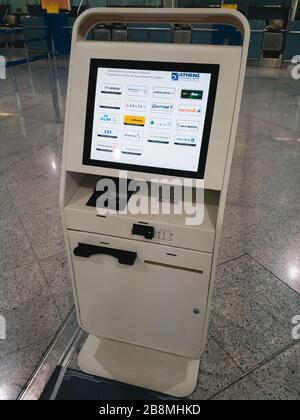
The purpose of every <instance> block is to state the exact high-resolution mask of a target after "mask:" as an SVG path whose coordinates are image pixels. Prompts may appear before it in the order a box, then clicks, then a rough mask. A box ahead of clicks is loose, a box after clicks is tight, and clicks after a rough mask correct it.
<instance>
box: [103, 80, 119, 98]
mask: <svg viewBox="0 0 300 420" xmlns="http://www.w3.org/2000/svg"><path fill="white" fill-rule="evenodd" d="M101 93H109V94H113V95H121V94H122V85H110V84H108V83H103V84H102V85H101Z"/></svg>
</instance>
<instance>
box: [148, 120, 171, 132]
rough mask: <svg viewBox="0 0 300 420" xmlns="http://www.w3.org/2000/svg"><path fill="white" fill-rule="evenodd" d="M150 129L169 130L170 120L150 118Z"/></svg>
mask: <svg viewBox="0 0 300 420" xmlns="http://www.w3.org/2000/svg"><path fill="white" fill-rule="evenodd" d="M149 126H150V127H151V128H160V129H163V130H170V129H171V127H172V120H167V119H163V118H152V119H151V120H150V122H149Z"/></svg>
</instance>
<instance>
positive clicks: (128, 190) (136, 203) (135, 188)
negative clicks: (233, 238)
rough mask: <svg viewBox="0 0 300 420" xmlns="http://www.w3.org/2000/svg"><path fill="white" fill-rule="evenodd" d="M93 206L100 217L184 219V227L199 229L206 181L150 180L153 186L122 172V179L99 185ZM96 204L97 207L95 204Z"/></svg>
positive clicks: (106, 181)
mask: <svg viewBox="0 0 300 420" xmlns="http://www.w3.org/2000/svg"><path fill="white" fill-rule="evenodd" d="M94 194H95V198H94V199H92V201H91V203H90V204H88V205H94V206H95V207H96V210H97V214H98V216H102V217H103V216H106V215H111V214H130V215H134V216H137V215H149V214H151V215H182V217H183V223H184V224H186V225H189V226H196V225H197V226H198V225H201V224H202V223H203V220H204V181H203V180H199V179H186V178H184V179H179V178H178V179H176V178H174V179H171V180H170V179H167V178H157V179H151V182H146V181H145V180H139V179H131V180H130V179H128V175H127V171H119V179H118V180H115V179H112V178H102V179H100V180H99V181H98V183H97V186H96V191H95V193H94ZM93 203H95V204H93Z"/></svg>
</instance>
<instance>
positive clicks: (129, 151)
mask: <svg viewBox="0 0 300 420" xmlns="http://www.w3.org/2000/svg"><path fill="white" fill-rule="evenodd" d="M121 153H122V154H123V155H133V156H141V155H142V148H141V147H140V146H135V145H132V144H122V145H121Z"/></svg>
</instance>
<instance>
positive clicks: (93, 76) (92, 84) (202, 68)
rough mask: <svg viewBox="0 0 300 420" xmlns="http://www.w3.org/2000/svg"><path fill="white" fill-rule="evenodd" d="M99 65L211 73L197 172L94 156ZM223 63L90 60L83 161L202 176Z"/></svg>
mask: <svg viewBox="0 0 300 420" xmlns="http://www.w3.org/2000/svg"><path fill="white" fill-rule="evenodd" d="M98 68H116V69H118V68H119V69H134V70H158V71H169V72H170V71H172V72H193V73H209V74H210V75H211V80H210V87H209V95H208V102H207V109H206V115H205V122H204V129H203V136H202V143H201V149H200V155H199V161H198V170H197V171H185V170H177V169H170V168H159V167H150V166H140V165H133V164H127V163H122V162H110V161H103V160H94V159H91V157H90V156H91V146H92V132H93V120H94V108H95V98H96V84H97V74H98ZM219 71H220V65H219V64H203V63H180V62H172V63H171V62H161V61H160V62H156V61H153V62H151V61H138V60H113V59H96V58H91V60H90V73H89V82H88V93H87V106H86V118H85V133H84V147H83V158H82V164H83V165H87V166H97V167H105V168H111V169H119V170H127V171H133V172H146V173H151V174H155V175H156V174H159V175H167V176H176V177H181V178H194V179H203V178H204V173H205V167H206V159H207V153H208V146H209V140H210V134H211V127H212V122H213V114H214V107H215V100H216V93H217V86H218V78H219Z"/></svg>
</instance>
